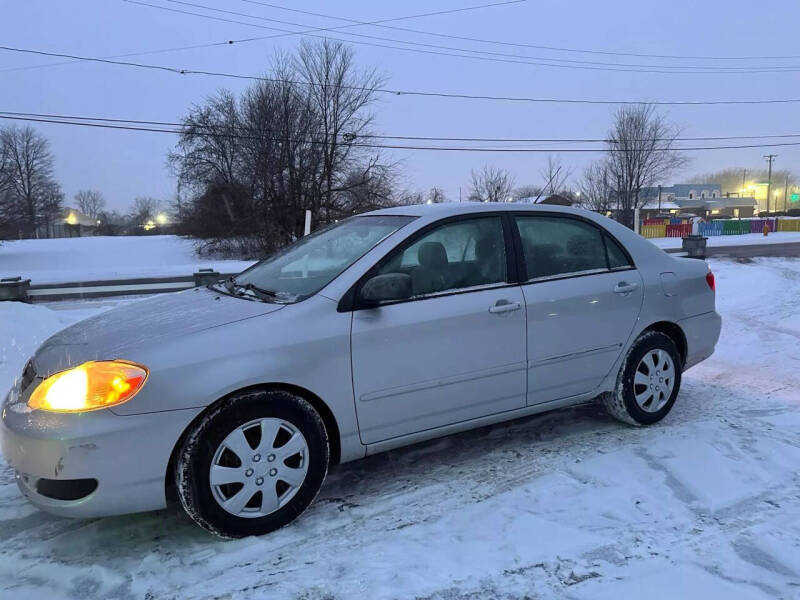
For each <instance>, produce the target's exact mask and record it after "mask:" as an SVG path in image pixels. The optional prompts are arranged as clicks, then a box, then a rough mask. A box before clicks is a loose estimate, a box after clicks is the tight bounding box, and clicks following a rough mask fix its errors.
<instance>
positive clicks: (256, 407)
mask: <svg viewBox="0 0 800 600" xmlns="http://www.w3.org/2000/svg"><path fill="white" fill-rule="evenodd" d="M329 457H330V450H329V443H328V436H327V433H326V431H325V425H324V424H323V422H322V419H321V418H320V416H319V414H318V413H317V412H316V411H315V410H314V408H313V407H312V406H311V405H310V404H309V403H308V402H307V401H306V400H304V399H303V398H301V397H300V396H298V395H296V394H293V393H290V392H287V391H284V390H260V389H256V390H249V391H244V392H239V393H237V394H234V395H233V396H231V397H230V398H228V399H227V400H226V401H224V402H222V403H221V404H220V405H218V406H216V407H214V408H212V409H211V411H209V412H208V414H206V415H204V416H203V417H202V419H201V420H200V421H199V423H197V424H196V425H195V427H194V429H192V430H191V431H190V432H189V433H188V435H187V436H186V438H185V439H184V441H183V444H182V445H181V448H180V450H179V452H178V456H177V460H176V465H175V487H176V490H177V494H178V498H179V499H180V501H181V504H182V505H183V508H184V510H185V511H186V513H187V514H188V515H189V516H190V517H191V518H192V520H194V521H195V522H196V523H197V524H198V525H200V526H201V527H203V528H204V529H206V530H207V531H210V532H211V533H213V534H215V535H218V536H221V537H228V538H240V537H244V536H248V535H263V534H265V533H269V532H271V531H274V530H276V529H279V528H280V527H283V526H284V525H286V524H288V523H290V522H292V521H293V520H294V519H296V518H297V517H298V516H300V514H301V513H302V512H303V511H304V510H305V509H306V508H308V506H309V505H310V504H311V502H312V501H313V500H314V498H315V497H316V495H317V493H318V492H319V490H320V487H321V486H322V482H323V481H324V479H325V475H326V474H327V472H328V462H329Z"/></svg>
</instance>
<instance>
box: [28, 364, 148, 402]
mask: <svg viewBox="0 0 800 600" xmlns="http://www.w3.org/2000/svg"><path fill="white" fill-rule="evenodd" d="M147 374H148V371H147V368H146V367H143V366H141V365H137V364H134V363H130V362H124V361H119V360H109V361H90V362H86V363H83V364H82V365H79V366H77V367H74V368H72V369H67V370H66V371H61V372H60V373H56V374H55V375H51V376H50V377H48V378H47V379H45V380H44V381H43V382H42V383H41V384H39V386H38V387H37V388H36V389H35V390H34V391H33V393H32V394H31V397H30V399H29V400H28V406H29V407H30V408H32V409H35V410H47V411H50V412H68V413H69V412H85V411H89V410H98V409H101V408H108V407H110V406H116V405H117V404H122V403H123V402H127V401H128V400H130V399H131V398H133V397H134V396H135V395H136V394H137V393H138V392H139V390H140V389H142V386H143V385H144V382H145V381H146V380H147Z"/></svg>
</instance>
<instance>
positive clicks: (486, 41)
mask: <svg viewBox="0 0 800 600" xmlns="http://www.w3.org/2000/svg"><path fill="white" fill-rule="evenodd" d="M240 1H241V2H246V3H248V4H255V5H257V6H265V7H269V8H274V9H277V10H284V11H288V12H293V13H298V14H304V15H309V16H315V17H323V18H327V19H336V20H339V21H345V22H348V23H352V24H354V25H371V26H375V27H380V28H382V29H393V30H396V31H406V32H409V33H416V34H420V35H429V36H436V37H444V38H450V39H454V40H463V41H469V42H478V43H481V44H495V45H499V46H513V47H517V48H533V49H536V50H549V51H553V52H572V53H577V54H599V55H605V56H628V57H636V58H667V59H675V60H790V59H797V58H800V55H797V54H792V55H784V56H698V55H676V54H647V53H637V52H613V51H609V50H591V49H578V48H565V47H561V46H543V45H539V44H527V43H522V42H509V41H504V40H491V39H485V38H475V37H469V36H463V35H455V34H447V33H442V32H436V31H424V30H420V29H411V28H409V27H397V26H392V25H383V24H378V23H376V22H372V23H368V22H363V21H357V20H355V19H348V18H345V17H340V16H337V15H330V14H325V13H317V12H312V11H308V10H300V9H297V8H289V7H288V6H280V5H278V4H271V3H269V2H261V1H259V0H240Z"/></svg>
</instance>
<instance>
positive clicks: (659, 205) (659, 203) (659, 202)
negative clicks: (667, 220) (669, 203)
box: [658, 184, 661, 214]
mask: <svg viewBox="0 0 800 600" xmlns="http://www.w3.org/2000/svg"><path fill="white" fill-rule="evenodd" d="M658 214H661V184H659V185H658Z"/></svg>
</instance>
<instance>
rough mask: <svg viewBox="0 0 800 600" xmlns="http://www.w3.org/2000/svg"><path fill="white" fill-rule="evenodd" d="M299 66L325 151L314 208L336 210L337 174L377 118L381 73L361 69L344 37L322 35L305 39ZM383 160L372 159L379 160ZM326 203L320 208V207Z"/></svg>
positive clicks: (350, 160)
mask: <svg viewBox="0 0 800 600" xmlns="http://www.w3.org/2000/svg"><path fill="white" fill-rule="evenodd" d="M296 67H297V71H298V72H299V75H300V77H301V78H302V80H303V81H305V82H306V83H307V84H308V97H309V100H310V101H311V103H312V104H313V106H314V108H315V109H316V113H317V116H318V118H319V120H320V122H319V129H318V131H317V132H316V140H317V143H318V145H319V146H320V147H321V150H322V157H323V162H322V173H321V177H320V179H319V181H320V185H321V190H320V192H321V193H320V194H319V198H318V200H317V201H318V202H321V203H322V204H324V206H312V207H311V209H312V211H314V212H316V213H320V212H321V213H323V215H322V216H323V217H324V216H328V215H327V213H330V212H331V211H333V212H334V213H335V212H336V211H337V208H338V207H337V206H336V196H335V194H336V191H337V187H338V186H339V184H340V183H341V182H340V181H337V176H341V175H342V174H343V173H346V172H348V171H350V169H351V167H352V164H353V162H354V161H355V160H356V159H357V155H358V154H359V152H360V151H361V148H360V147H358V146H354V145H353V142H354V141H356V140H357V139H358V138H359V137H360V136H362V135H365V134H368V133H369V127H370V125H371V123H372V120H373V115H372V113H370V112H369V110H368V109H369V106H370V105H371V104H372V103H373V102H374V100H375V97H376V95H377V91H376V90H377V89H378V88H379V87H380V86H381V84H382V83H383V78H382V77H381V76H380V75H379V74H378V73H377V71H375V70H374V69H368V70H357V69H356V67H355V65H354V64H353V51H352V49H351V48H349V47H348V46H345V45H344V44H342V43H341V42H336V41H331V40H328V39H324V40H323V41H322V42H320V43H313V44H312V43H308V42H306V43H303V44H302V45H301V46H300V50H299V53H298V57H297V65H296ZM379 162H380V161H379V160H377V157H375V160H369V161H368V164H369V163H372V164H375V165H378V164H379ZM321 208H322V210H320V209H321Z"/></svg>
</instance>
